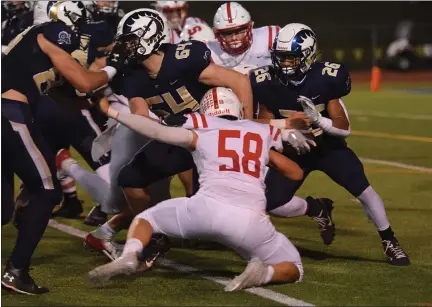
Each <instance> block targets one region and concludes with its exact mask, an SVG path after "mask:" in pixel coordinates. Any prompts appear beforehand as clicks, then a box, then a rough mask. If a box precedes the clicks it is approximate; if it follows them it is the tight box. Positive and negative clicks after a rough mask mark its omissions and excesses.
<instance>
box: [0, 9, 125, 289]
mask: <svg viewBox="0 0 432 307" xmlns="http://www.w3.org/2000/svg"><path fill="white" fill-rule="evenodd" d="M83 10H84V5H83V4H82V2H79V1H59V2H57V3H55V4H54V5H53V6H52V8H51V10H50V16H51V18H52V19H53V21H52V22H48V23H44V24H42V25H40V26H34V27H30V28H28V29H27V30H25V31H24V32H22V33H20V34H19V35H18V36H17V37H16V38H15V39H14V40H12V41H11V42H10V43H9V45H8V48H7V49H6V50H5V51H4V52H3V58H2V66H1V69H2V75H3V76H2V80H1V81H2V97H1V98H2V99H1V103H2V108H1V113H2V127H5V128H6V129H4V130H3V129H2V142H3V144H7V146H3V147H2V162H3V163H2V166H3V168H2V180H7V181H6V182H5V183H6V184H3V182H2V189H13V181H11V180H13V175H12V174H14V173H15V174H16V175H17V176H18V177H20V179H21V180H22V181H23V182H24V184H25V185H26V187H27V188H28V190H29V203H28V205H27V206H26V207H24V208H22V210H21V212H20V214H19V216H17V217H16V223H17V226H18V236H17V241H16V244H15V247H14V249H13V251H12V254H11V256H10V259H9V260H8V261H7V264H6V268H5V271H4V273H3V274H2V279H1V282H2V285H3V286H4V287H6V288H8V289H11V290H14V291H17V292H20V293H25V294H40V293H44V292H47V291H48V289H46V288H42V287H38V286H37V285H36V284H35V282H34V281H33V279H32V278H31V277H30V275H29V266H30V259H31V256H32V254H33V252H34V250H35V248H36V246H37V244H38V242H39V241H40V239H41V237H42V235H43V233H44V231H45V228H46V226H47V224H48V220H49V218H50V216H51V211H52V209H53V207H54V206H55V205H56V204H57V203H58V202H59V201H60V196H61V194H60V185H59V182H58V180H57V178H56V177H55V176H53V174H55V172H56V168H55V155H54V154H53V153H52V152H51V151H50V150H49V148H48V146H47V144H46V143H45V141H44V139H43V136H42V134H41V133H40V131H39V128H38V127H37V125H36V124H35V123H34V120H33V112H34V110H35V108H36V106H37V101H38V99H39V97H40V95H41V94H43V93H44V92H45V91H47V90H48V89H49V88H50V87H53V86H57V85H58V84H59V83H60V82H61V81H62V78H65V79H67V80H68V81H69V82H70V83H71V84H72V85H73V86H74V87H76V88H77V89H78V90H80V91H81V92H90V91H92V90H94V89H96V88H99V87H101V86H102V85H104V84H106V83H107V82H108V81H109V79H110V78H112V77H113V76H114V75H115V74H116V72H117V69H120V68H121V67H122V63H123V61H122V58H123V57H122V54H121V53H118V51H120V50H121V48H120V47H121V46H120V45H118V48H117V46H115V47H114V51H113V52H112V53H111V54H110V56H109V57H108V60H107V63H108V64H109V66H107V67H106V68H104V69H103V71H99V72H87V71H85V70H84V69H83V68H82V67H81V66H80V65H79V64H78V63H77V62H76V61H75V60H74V59H73V58H72V56H71V55H70V53H72V52H73V51H74V50H76V49H78V47H79V40H78V34H77V33H79V28H78V24H79V21H80V19H81V18H82V16H83V13H82V12H83ZM115 50H117V51H115ZM115 67H117V68H115ZM2 194H3V193H2ZM11 194H12V195H13V192H12V191H10V190H9V191H7V192H6V193H5V195H11ZM6 206H7V207H8V208H11V207H12V206H14V204H13V201H12V199H11V198H10V197H9V198H8V199H7V202H3V201H2V208H3V207H6ZM5 211H7V212H10V211H11V210H5ZM9 218H10V216H9ZM8 220H9V219H4V220H2V223H7V222H8Z"/></svg>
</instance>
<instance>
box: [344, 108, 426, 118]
mask: <svg viewBox="0 0 432 307" xmlns="http://www.w3.org/2000/svg"><path fill="white" fill-rule="evenodd" d="M349 115H354V116H364V117H381V118H394V119H412V120H432V115H418V114H406V113H392V114H390V113H385V112H363V111H360V110H350V111H349Z"/></svg>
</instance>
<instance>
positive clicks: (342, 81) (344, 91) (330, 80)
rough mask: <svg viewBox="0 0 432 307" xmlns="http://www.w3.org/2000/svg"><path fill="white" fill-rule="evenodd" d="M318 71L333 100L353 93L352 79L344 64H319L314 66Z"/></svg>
mask: <svg viewBox="0 0 432 307" xmlns="http://www.w3.org/2000/svg"><path fill="white" fill-rule="evenodd" d="M312 69H313V70H317V71H316V72H315V74H317V75H320V76H321V77H322V78H323V82H325V84H326V87H327V88H328V90H329V92H330V95H331V97H333V98H332V99H336V98H340V97H343V96H346V95H348V94H349V93H350V92H351V78H350V75H349V71H348V68H347V67H346V66H345V65H344V64H342V63H334V62H318V63H315V64H314V65H313V66H312Z"/></svg>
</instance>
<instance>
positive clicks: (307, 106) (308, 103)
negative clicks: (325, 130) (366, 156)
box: [297, 96, 322, 123]
mask: <svg viewBox="0 0 432 307" xmlns="http://www.w3.org/2000/svg"><path fill="white" fill-rule="evenodd" d="M297 102H300V104H301V105H302V107H303V112H304V114H305V115H306V117H307V118H309V120H310V121H311V122H312V123H316V122H318V121H319V120H320V119H321V117H322V116H321V113H320V112H318V111H317V109H316V108H315V105H314V104H313V102H312V100H310V99H309V98H307V97H305V96H299V98H297Z"/></svg>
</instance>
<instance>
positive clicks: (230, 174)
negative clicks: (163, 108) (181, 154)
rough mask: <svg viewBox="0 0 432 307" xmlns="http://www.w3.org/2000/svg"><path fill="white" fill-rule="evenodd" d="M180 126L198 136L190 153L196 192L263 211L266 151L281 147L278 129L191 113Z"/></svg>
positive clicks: (267, 155) (267, 152)
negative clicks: (197, 181) (195, 169)
mask: <svg viewBox="0 0 432 307" xmlns="http://www.w3.org/2000/svg"><path fill="white" fill-rule="evenodd" d="M187 117H188V120H187V122H186V123H185V124H184V125H183V127H184V128H187V129H192V130H194V131H195V132H196V133H197V135H198V143H197V147H196V150H195V151H194V152H193V153H192V156H193V159H194V162H195V164H196V166H197V170H198V174H199V183H200V189H199V191H198V193H200V194H204V195H207V196H209V197H212V198H216V199H218V200H219V201H221V202H226V203H229V204H233V205H237V206H242V207H248V208H250V209H253V210H256V211H264V210H265V206H266V197H265V183H264V178H265V174H266V166H267V164H268V162H269V151H270V149H271V148H275V149H276V150H278V151H281V150H282V139H281V135H280V130H279V129H277V128H275V127H273V126H271V125H266V124H260V123H255V122H252V121H250V120H237V121H231V120H227V119H223V118H220V117H215V116H204V115H202V114H197V113H191V114H188V115H187Z"/></svg>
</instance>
